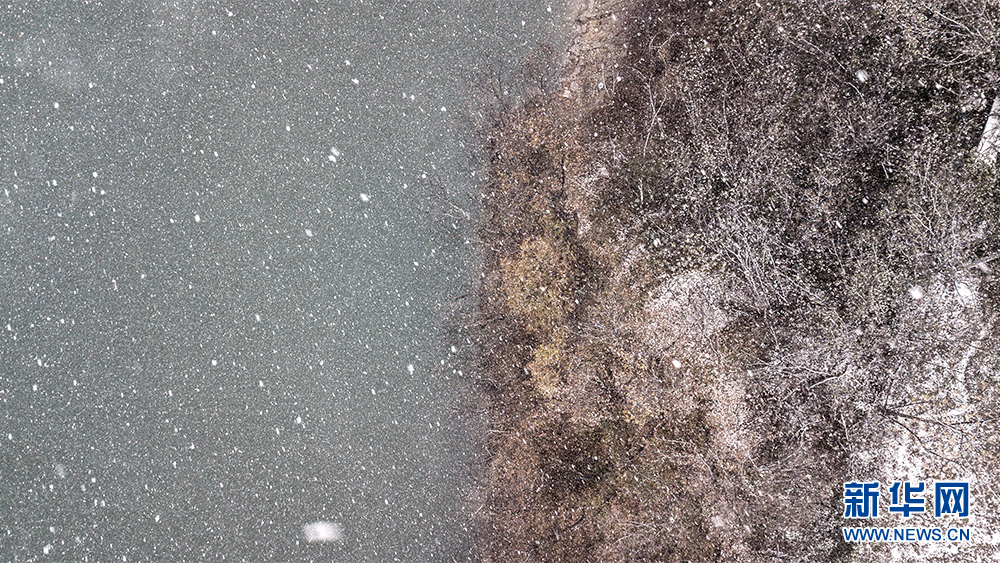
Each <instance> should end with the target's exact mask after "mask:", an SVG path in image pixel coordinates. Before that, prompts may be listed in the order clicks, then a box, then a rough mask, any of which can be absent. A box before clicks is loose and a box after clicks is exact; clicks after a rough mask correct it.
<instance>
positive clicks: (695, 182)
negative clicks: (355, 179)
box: [469, 0, 1000, 563]
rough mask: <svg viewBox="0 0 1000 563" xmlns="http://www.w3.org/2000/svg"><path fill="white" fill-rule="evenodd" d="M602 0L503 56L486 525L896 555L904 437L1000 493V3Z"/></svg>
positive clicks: (488, 158)
mask: <svg viewBox="0 0 1000 563" xmlns="http://www.w3.org/2000/svg"><path fill="white" fill-rule="evenodd" d="M589 9H591V11H592V13H591V14H590V15H589V16H588V17H586V18H581V19H579V20H578V23H579V32H580V37H578V38H577V43H576V45H577V47H579V46H580V45H581V44H583V45H584V46H588V43H587V42H588V41H589V42H590V43H589V45H590V46H591V47H593V50H596V51H595V52H599V53H602V55H600V56H601V57H603V58H601V59H600V60H597V59H595V58H594V56H592V55H591V56H590V58H586V57H585V56H570V57H569V59H568V61H563V64H564V68H563V69H562V70H563V74H562V75H561V76H563V77H564V78H562V79H561V80H560V78H559V76H556V75H555V74H554V73H553V72H552V71H551V69H552V67H551V65H549V64H547V63H546V61H550V60H555V59H557V58H558V53H555V52H554V51H553V50H552V49H551V48H547V47H540V48H539V49H538V51H536V53H534V54H533V55H532V56H531V57H529V58H528V59H526V60H525V63H524V64H523V65H521V67H520V68H519V69H514V71H512V72H509V73H504V72H502V69H495V68H494V69H491V70H490V72H489V73H487V76H486V78H485V79H484V80H483V86H484V88H483V91H484V92H492V93H493V94H495V95H494V96H493V105H492V106H491V107H490V109H489V110H487V111H484V112H483V115H484V116H485V117H484V122H483V123H482V134H481V140H482V146H483V148H484V154H485V164H484V166H485V167H486V172H487V178H488V180H487V182H486V183H485V184H484V186H483V187H482V196H483V197H482V201H481V205H480V210H479V216H480V227H479V235H480V240H481V248H482V253H483V257H482V260H483V264H482V271H483V277H482V280H481V283H480V286H479V287H478V302H477V309H476V312H475V313H474V318H473V319H472V320H471V321H470V323H469V325H470V326H475V327H477V328H476V334H477V338H478V346H479V350H480V353H479V357H480V362H479V366H478V376H477V377H478V382H479V384H480V385H481V386H482V388H483V389H484V390H485V392H486V396H487V397H488V401H489V404H488V407H487V415H488V417H489V420H490V430H489V437H488V439H487V443H486V444H485V445H486V448H487V452H488V456H489V464H488V467H487V469H486V470H485V471H484V474H483V475H482V499H481V501H482V505H483V507H482V509H481V510H479V511H478V512H477V518H478V519H479V520H478V522H477V526H478V530H479V546H478V550H479V556H480V557H481V558H482V559H483V560H484V561H496V562H506V561H518V562H520V561H552V562H567V563H568V562H573V561H602V562H614V561H621V562H625V561H668V562H673V561H677V562H680V561H851V560H869V558H871V559H878V558H879V557H882V556H884V555H885V552H884V551H879V548H878V547H877V546H876V547H874V548H869V547H866V548H865V549H867V550H868V551H865V552H864V553H861V552H860V551H859V549H860V548H859V547H858V546H856V545H852V544H847V543H845V542H844V541H843V540H842V536H841V535H840V529H841V527H842V526H844V525H845V523H844V520H843V518H842V515H843V497H842V493H843V483H844V482H846V481H848V480H851V479H861V478H878V477H879V476H880V475H881V473H880V472H885V471H888V470H887V469H886V468H887V467H890V466H891V464H892V463H897V462H898V460H897V459H896V457H898V455H897V454H895V453H888V454H887V453H886V452H887V451H889V450H890V449H891V448H892V447H896V446H895V444H897V442H893V441H892V440H896V439H898V440H909V441H908V442H906V443H905V444H904V446H906V447H907V448H910V449H912V451H913V452H914V453H913V456H914V459H921V460H928V461H927V463H936V464H938V465H934V466H933V467H934V468H936V469H933V471H938V472H939V473H941V472H945V473H948V475H951V474H957V475H962V476H967V477H968V476H971V478H972V479H973V481H974V488H975V494H976V495H978V496H977V497H976V498H977V499H981V505H982V506H987V505H988V503H989V502H993V501H995V500H996V493H995V492H992V493H991V492H990V491H995V489H996V487H995V485H993V486H992V487H991V486H988V484H989V483H994V481H991V479H993V477H992V476H993V475H995V474H996V473H997V470H998V469H1000V467H998V465H1000V464H998V458H997V454H996V453H995V452H996V451H998V447H997V436H998V432H997V430H998V428H997V422H996V419H997V416H998V411H1000V402H998V401H1000V395H998V387H997V385H996V366H997V365H998V361H997V360H998V356H997V350H1000V346H998V344H1000V342H997V336H996V334H995V331H994V330H993V328H994V326H993V322H994V319H995V316H996V310H997V309H996V305H997V303H998V301H997V300H998V298H1000V283H998V282H1000V278H998V276H997V274H996V269H997V268H1000V260H996V259H997V257H998V256H1000V238H998V234H1000V183H998V179H997V175H996V169H995V165H993V164H991V163H989V162H988V161H984V159H983V158H982V157H981V153H980V152H978V151H977V146H978V145H979V142H980V137H981V135H982V133H983V128H984V126H985V124H986V121H987V118H988V115H989V112H990V108H991V105H992V102H993V100H994V98H995V97H996V96H997V95H998V94H1000V91H998V83H1000V82H998V81H1000V74H998V73H1000V69H998V66H997V57H998V54H1000V34H998V27H997V26H998V25H1000V8H998V5H997V3H996V2H985V1H971V0H970V1H943V0H928V1H926V2H905V1H894V0H886V1H871V0H867V1H866V0H831V1H823V0H814V1H805V2H791V1H768V0H717V1H714V2H706V1H702V0H690V1H679V0H677V1H669V2H668V1H662V0H659V1H644V2H607V3H603V4H602V3H601V2H591V3H590V6H589ZM612 15H613V17H612ZM581 51H582V50H581V49H577V51H576V52H581ZM584 51H585V50H584ZM574 72H575V74H574V76H576V82H575V83H574V84H573V88H571V87H570V84H569V78H565V77H566V76H569V75H570V74H573V73H574ZM518 85H520V88H519V89H518V88H517V86H518ZM515 91H517V92H520V95H519V96H514V95H513V94H512V93H511V92H515ZM945 413H948V414H945ZM956 413H957V414H956ZM948 417H951V418H948ZM899 436H902V438H898V437H899ZM949 444H951V445H949ZM948 448H951V449H948ZM897 449H898V448H897ZM907 451H910V450H907ZM887 456H888V457H887ZM893 456H896V457H893ZM924 471H925V472H927V473H926V475H923V476H924V477H926V478H936V477H938V474H931V471H932V469H931V466H925V467H924ZM941 476H946V475H944V474H943V473H942V475H941ZM885 478H887V479H892V478H895V477H894V476H892V475H888V476H886V477H885ZM976 479H978V480H976ZM990 495H992V497H991V496H990ZM991 499H992V500H991ZM977 525H979V526H980V527H981V528H985V527H988V523H986V522H983V521H982V520H980V521H979V522H978V523H977ZM963 549H966V548H965V547H963ZM968 549H971V550H974V549H991V548H990V547H986V548H982V547H981V546H979V547H977V546H969V547H968ZM879 554H882V555H879Z"/></svg>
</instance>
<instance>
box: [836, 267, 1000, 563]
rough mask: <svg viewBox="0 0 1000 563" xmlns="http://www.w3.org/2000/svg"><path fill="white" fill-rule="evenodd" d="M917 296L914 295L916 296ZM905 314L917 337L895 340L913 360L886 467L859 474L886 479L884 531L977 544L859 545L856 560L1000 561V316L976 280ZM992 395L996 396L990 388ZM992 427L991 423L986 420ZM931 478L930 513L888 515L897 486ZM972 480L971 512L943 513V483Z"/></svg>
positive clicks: (898, 399) (899, 392)
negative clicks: (957, 536)
mask: <svg viewBox="0 0 1000 563" xmlns="http://www.w3.org/2000/svg"><path fill="white" fill-rule="evenodd" d="M911 295H912V293H911ZM922 297H923V299H920V300H919V301H918V300H916V299H914V300H913V301H910V302H909V303H910V304H909V309H908V310H907V311H906V312H905V313H904V315H905V316H906V317H907V323H906V325H905V326H907V327H908V329H909V331H910V333H909V334H900V335H898V336H897V337H896V338H897V340H896V342H894V343H893V347H894V348H895V349H896V350H897V352H898V353H900V354H904V355H906V356H908V357H911V358H913V360H912V361H910V362H908V364H907V365H905V366H903V367H902V368H901V369H900V370H899V373H895V374H891V375H892V379H893V380H894V389H896V391H894V392H893V393H892V394H891V395H890V397H889V402H888V403H887V407H886V408H888V409H889V410H890V411H893V412H896V413H899V414H898V415H896V416H892V415H891V414H890V415H887V416H888V418H887V421H888V425H887V432H886V434H885V438H884V441H883V442H882V444H881V445H873V447H874V448H875V449H876V450H877V451H880V452H881V456H880V457H881V461H880V463H879V465H880V466H881V469H876V470H875V471H874V472H873V473H872V474H866V475H864V476H859V477H861V478H864V479H866V480H870V481H871V480H878V481H879V482H880V483H882V495H883V497H882V500H881V502H880V507H879V513H880V516H879V517H878V518H877V519H875V520H873V521H871V522H870V525H873V526H878V527H899V526H904V527H929V528H937V527H940V528H942V529H948V528H971V529H972V541H971V542H948V541H943V542H914V543H894V544H878V543H874V544H865V543H858V544H855V552H854V556H853V558H852V561H856V562H859V563H860V562H862V561H864V562H871V561H902V562H906V563H909V562H913V563H916V562H918V561H919V562H942V563H943V562H946V561H947V562H951V561H976V562H980V561H981V562H988V561H994V562H996V561H1000V495H998V493H997V487H996V474H997V472H998V461H1000V456H997V454H996V451H997V445H996V442H997V436H996V425H995V423H990V422H988V421H989V419H991V418H993V417H994V416H995V414H996V413H995V412H992V411H991V409H992V408H994V407H991V402H990V401H989V400H984V398H983V397H984V391H983V389H984V388H986V389H987V390H988V389H990V388H992V387H994V386H995V381H994V379H995V375H996V369H995V363H996V362H995V358H996V352H995V350H994V348H995V347H996V344H995V337H994V334H993V332H994V326H995V321H996V314H995V313H992V312H990V311H989V310H988V309H986V308H984V307H983V304H982V301H981V299H980V296H979V288H978V282H977V281H976V279H975V278H972V277H969V278H966V279H957V280H937V281H934V282H932V283H929V284H928V285H927V287H926V290H925V294H924V295H922ZM987 392H988V391H987ZM984 421H985V422H984ZM906 480H909V481H911V482H917V481H921V482H924V483H925V485H926V487H927V491H926V492H925V494H924V498H925V499H926V503H925V508H926V510H927V511H926V512H924V513H922V514H920V513H918V514H914V515H912V516H911V517H910V518H906V519H904V518H903V517H902V516H901V515H899V514H890V513H889V512H888V506H889V504H888V503H889V494H888V489H889V487H890V486H891V485H892V483H894V482H896V481H906ZM936 481H968V482H969V485H970V494H969V496H970V499H971V501H970V515H969V518H967V519H960V518H957V517H954V516H947V515H946V516H942V517H940V518H935V517H934V509H933V502H934V493H933V490H934V483H935V482H936Z"/></svg>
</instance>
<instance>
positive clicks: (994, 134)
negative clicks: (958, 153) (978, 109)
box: [978, 96, 1000, 165]
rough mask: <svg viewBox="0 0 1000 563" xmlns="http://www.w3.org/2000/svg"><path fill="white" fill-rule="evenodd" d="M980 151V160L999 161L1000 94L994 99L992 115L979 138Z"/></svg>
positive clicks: (991, 162) (986, 161) (987, 161)
mask: <svg viewBox="0 0 1000 563" xmlns="http://www.w3.org/2000/svg"><path fill="white" fill-rule="evenodd" d="M978 152H979V160H980V161H982V162H983V163H985V164H988V165H992V164H993V163H995V162H996V161H997V153H998V152H1000V96H997V97H996V98H995V99H994V100H993V108H992V109H990V117H989V118H988V119H987V120H986V127H985V128H984V129H983V136H982V138H981V139H980V140H979V148H978Z"/></svg>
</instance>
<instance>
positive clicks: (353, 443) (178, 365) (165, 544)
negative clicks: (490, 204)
mask: <svg viewBox="0 0 1000 563" xmlns="http://www.w3.org/2000/svg"><path fill="white" fill-rule="evenodd" d="M18 6H19V7H18ZM564 20H565V18H564V17H563V16H562V15H561V14H559V10H558V9H557V7H556V6H549V5H547V4H546V3H544V2H542V3H537V2H529V1H524V2H490V1H478V0H477V1H471V0H469V1H465V0H438V1H432V0H427V1H415V2H397V1H390V0H382V1H367V2H365V1H361V0H355V1H344V2H316V1H301V2H272V1H266V2H265V1H262V2H232V3H220V2H209V1H197V0H176V1H174V0H170V1H165V2H121V3H120V2H89V3H88V2H82V1H81V2H76V1H74V2H38V3H24V4H17V5H16V6H15V7H14V8H4V11H3V13H2V14H0V120H2V122H0V190H2V191H0V560H4V561H46V560H51V561H91V562H98V561H100V562H106V561H153V560H156V561H195V560H199V561H397V560H398V561H453V560H465V559H467V558H468V557H469V548H470V537H469V526H468V523H469V518H470V517H469V515H470V514H471V513H472V512H473V511H474V510H475V509H476V508H477V507H476V506H474V503H473V502H470V501H469V500H468V499H469V491H470V487H471V475H472V472H473V471H474V469H475V464H476V462H477V460H478V458H477V455H478V454H477V449H476V447H475V439H476V437H475V435H474V431H473V430H472V426H471V425H468V424H465V423H464V422H463V420H464V419H463V417H462V416H461V412H460V411H461V408H460V405H461V401H462V400H463V399H461V397H464V396H467V395H468V388H469V377H468V374H462V375H460V374H459V373H458V371H459V370H461V369H463V364H462V358H463V357H467V355H468V353H469V351H468V350H467V349H466V348H465V347H464V346H463V344H464V343H465V342H464V340H463V339H462V338H460V337H457V336H454V335H453V334H451V333H449V332H448V331H446V330H445V328H444V327H445V325H446V322H447V320H448V318H449V315H450V314H451V312H452V311H453V309H454V308H455V307H456V306H459V305H460V304H461V303H462V298H461V297H460V296H461V295H462V294H463V293H464V292H465V291H466V289H467V287H468V284H469V280H470V279H471V277H472V276H474V275H475V251H474V248H473V245H472V244H470V243H469V239H470V238H471V237H472V235H471V225H470V221H468V220H466V219H465V218H463V217H461V213H457V215H458V218H455V219H452V218H450V217H448V216H447V214H446V213H445V212H446V211H447V212H450V214H452V215H455V214H456V212H454V210H453V209H451V208H450V207H447V206H440V205H435V204H434V203H433V202H434V201H435V200H434V199H433V198H430V199H429V198H428V193H441V192H447V194H448V197H449V198H450V199H451V200H452V201H454V202H456V203H459V204H460V205H462V206H464V207H465V208H466V209H467V210H468V209H469V208H470V207H471V206H470V205H469V203H468V202H469V201H471V200H470V199H468V198H467V197H466V196H467V195H468V194H469V193H471V190H472V189H473V188H474V186H475V183H476V178H475V177H474V174H473V170H474V169H475V168H474V165H473V163H472V162H471V160H470V149H469V148H467V146H465V144H464V143H465V142H467V140H468V132H469V125H468V124H469V121H470V120H469V113H470V102H469V98H468V96H467V94H468V92H469V84H470V82H471V81H472V78H471V77H472V76H474V75H475V71H474V68H475V67H476V66H477V65H479V66H480V67H481V63H482V62H483V61H484V60H501V59H502V60H506V61H507V64H516V62H515V63H511V61H517V60H518V59H519V58H520V57H522V56H523V55H524V54H526V53H527V52H528V51H530V50H531V49H532V48H533V47H534V46H535V45H536V42H537V41H548V40H552V37H556V36H559V35H561V34H562V33H564V30H563V25H564V24H563V22H564ZM427 211H431V213H427ZM456 304H458V305H456ZM314 521H329V522H335V523H338V524H340V525H341V526H342V528H343V541H341V542H328V543H307V542H306V541H305V536H304V535H303V528H302V527H303V525H305V524H308V523H310V522H314Z"/></svg>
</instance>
